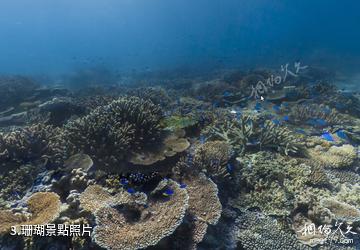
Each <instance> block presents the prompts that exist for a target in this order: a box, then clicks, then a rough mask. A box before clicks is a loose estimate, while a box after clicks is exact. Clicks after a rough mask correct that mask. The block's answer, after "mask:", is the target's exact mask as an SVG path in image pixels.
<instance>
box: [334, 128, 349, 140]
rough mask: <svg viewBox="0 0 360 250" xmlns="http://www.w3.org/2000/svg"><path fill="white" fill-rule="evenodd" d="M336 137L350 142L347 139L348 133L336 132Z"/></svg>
mask: <svg viewBox="0 0 360 250" xmlns="http://www.w3.org/2000/svg"><path fill="white" fill-rule="evenodd" d="M336 135H337V136H338V137H339V138H341V139H343V140H349V138H348V137H347V135H346V133H345V132H344V130H338V131H337V132H336Z"/></svg>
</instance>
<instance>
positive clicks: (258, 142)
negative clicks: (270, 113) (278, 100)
mask: <svg viewBox="0 0 360 250" xmlns="http://www.w3.org/2000/svg"><path fill="white" fill-rule="evenodd" d="M210 135H211V136H212V137H215V138H217V139H220V140H223V141H226V142H227V143H228V144H229V145H231V146H232V147H233V148H234V150H235V151H237V152H238V153H239V154H244V153H245V151H246V150H248V149H250V148H254V147H255V148H259V149H260V150H262V149H265V148H268V149H275V150H277V151H279V152H282V153H284V154H285V155H289V154H298V153H300V152H301V151H302V150H303V148H302V143H301V142H300V140H299V139H298V138H297V137H295V135H294V134H293V133H292V132H291V131H290V130H288V129H287V128H285V127H280V126H278V125H276V124H274V123H273V122H272V121H269V120H266V121H265V122H261V121H260V120H258V119H256V118H252V117H250V116H242V117H241V118H240V121H231V122H226V123H223V124H215V126H212V127H211V129H210Z"/></svg>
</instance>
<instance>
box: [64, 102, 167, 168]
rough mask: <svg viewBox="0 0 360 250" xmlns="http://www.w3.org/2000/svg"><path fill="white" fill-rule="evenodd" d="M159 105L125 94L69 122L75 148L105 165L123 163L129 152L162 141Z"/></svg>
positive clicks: (67, 130)
mask: <svg viewBox="0 0 360 250" xmlns="http://www.w3.org/2000/svg"><path fill="white" fill-rule="evenodd" d="M161 116H162V112H161V109H160V107H159V106H157V105H154V104H153V103H151V102H150V101H145V100H142V99H139V98H137V97H123V98H120V99H118V100H115V101H113V102H111V103H110V104H109V105H106V106H102V107H99V108H97V109H95V110H93V111H92V112H91V113H90V114H89V115H87V116H85V117H82V118H79V119H77V120H75V121H73V122H70V123H69V124H67V125H66V129H65V131H66V135H67V138H68V139H69V140H70V142H71V144H72V145H73V146H74V147H75V150H77V151H80V152H82V153H86V154H88V155H90V157H91V158H92V159H93V160H94V161H96V162H97V163H98V164H101V165H104V166H110V165H114V164H115V165H116V164H120V163H121V161H123V160H124V158H125V157H126V156H127V154H128V153H129V152H130V151H139V150H141V149H144V148H146V147H148V146H153V147H154V145H156V144H157V143H159V142H160V135H161V128H160V119H161Z"/></svg>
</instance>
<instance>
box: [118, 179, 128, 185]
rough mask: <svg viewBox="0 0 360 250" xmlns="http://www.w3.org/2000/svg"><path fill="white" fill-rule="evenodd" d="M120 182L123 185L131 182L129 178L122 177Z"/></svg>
mask: <svg viewBox="0 0 360 250" xmlns="http://www.w3.org/2000/svg"><path fill="white" fill-rule="evenodd" d="M120 184H121V185H127V184H129V181H128V180H127V179H125V178H121V179H120Z"/></svg>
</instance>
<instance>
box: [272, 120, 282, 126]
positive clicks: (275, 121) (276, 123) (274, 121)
mask: <svg viewBox="0 0 360 250" xmlns="http://www.w3.org/2000/svg"><path fill="white" fill-rule="evenodd" d="M272 122H273V123H274V124H275V125H278V126H279V125H281V122H280V121H279V120H277V119H274V120H272Z"/></svg>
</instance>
